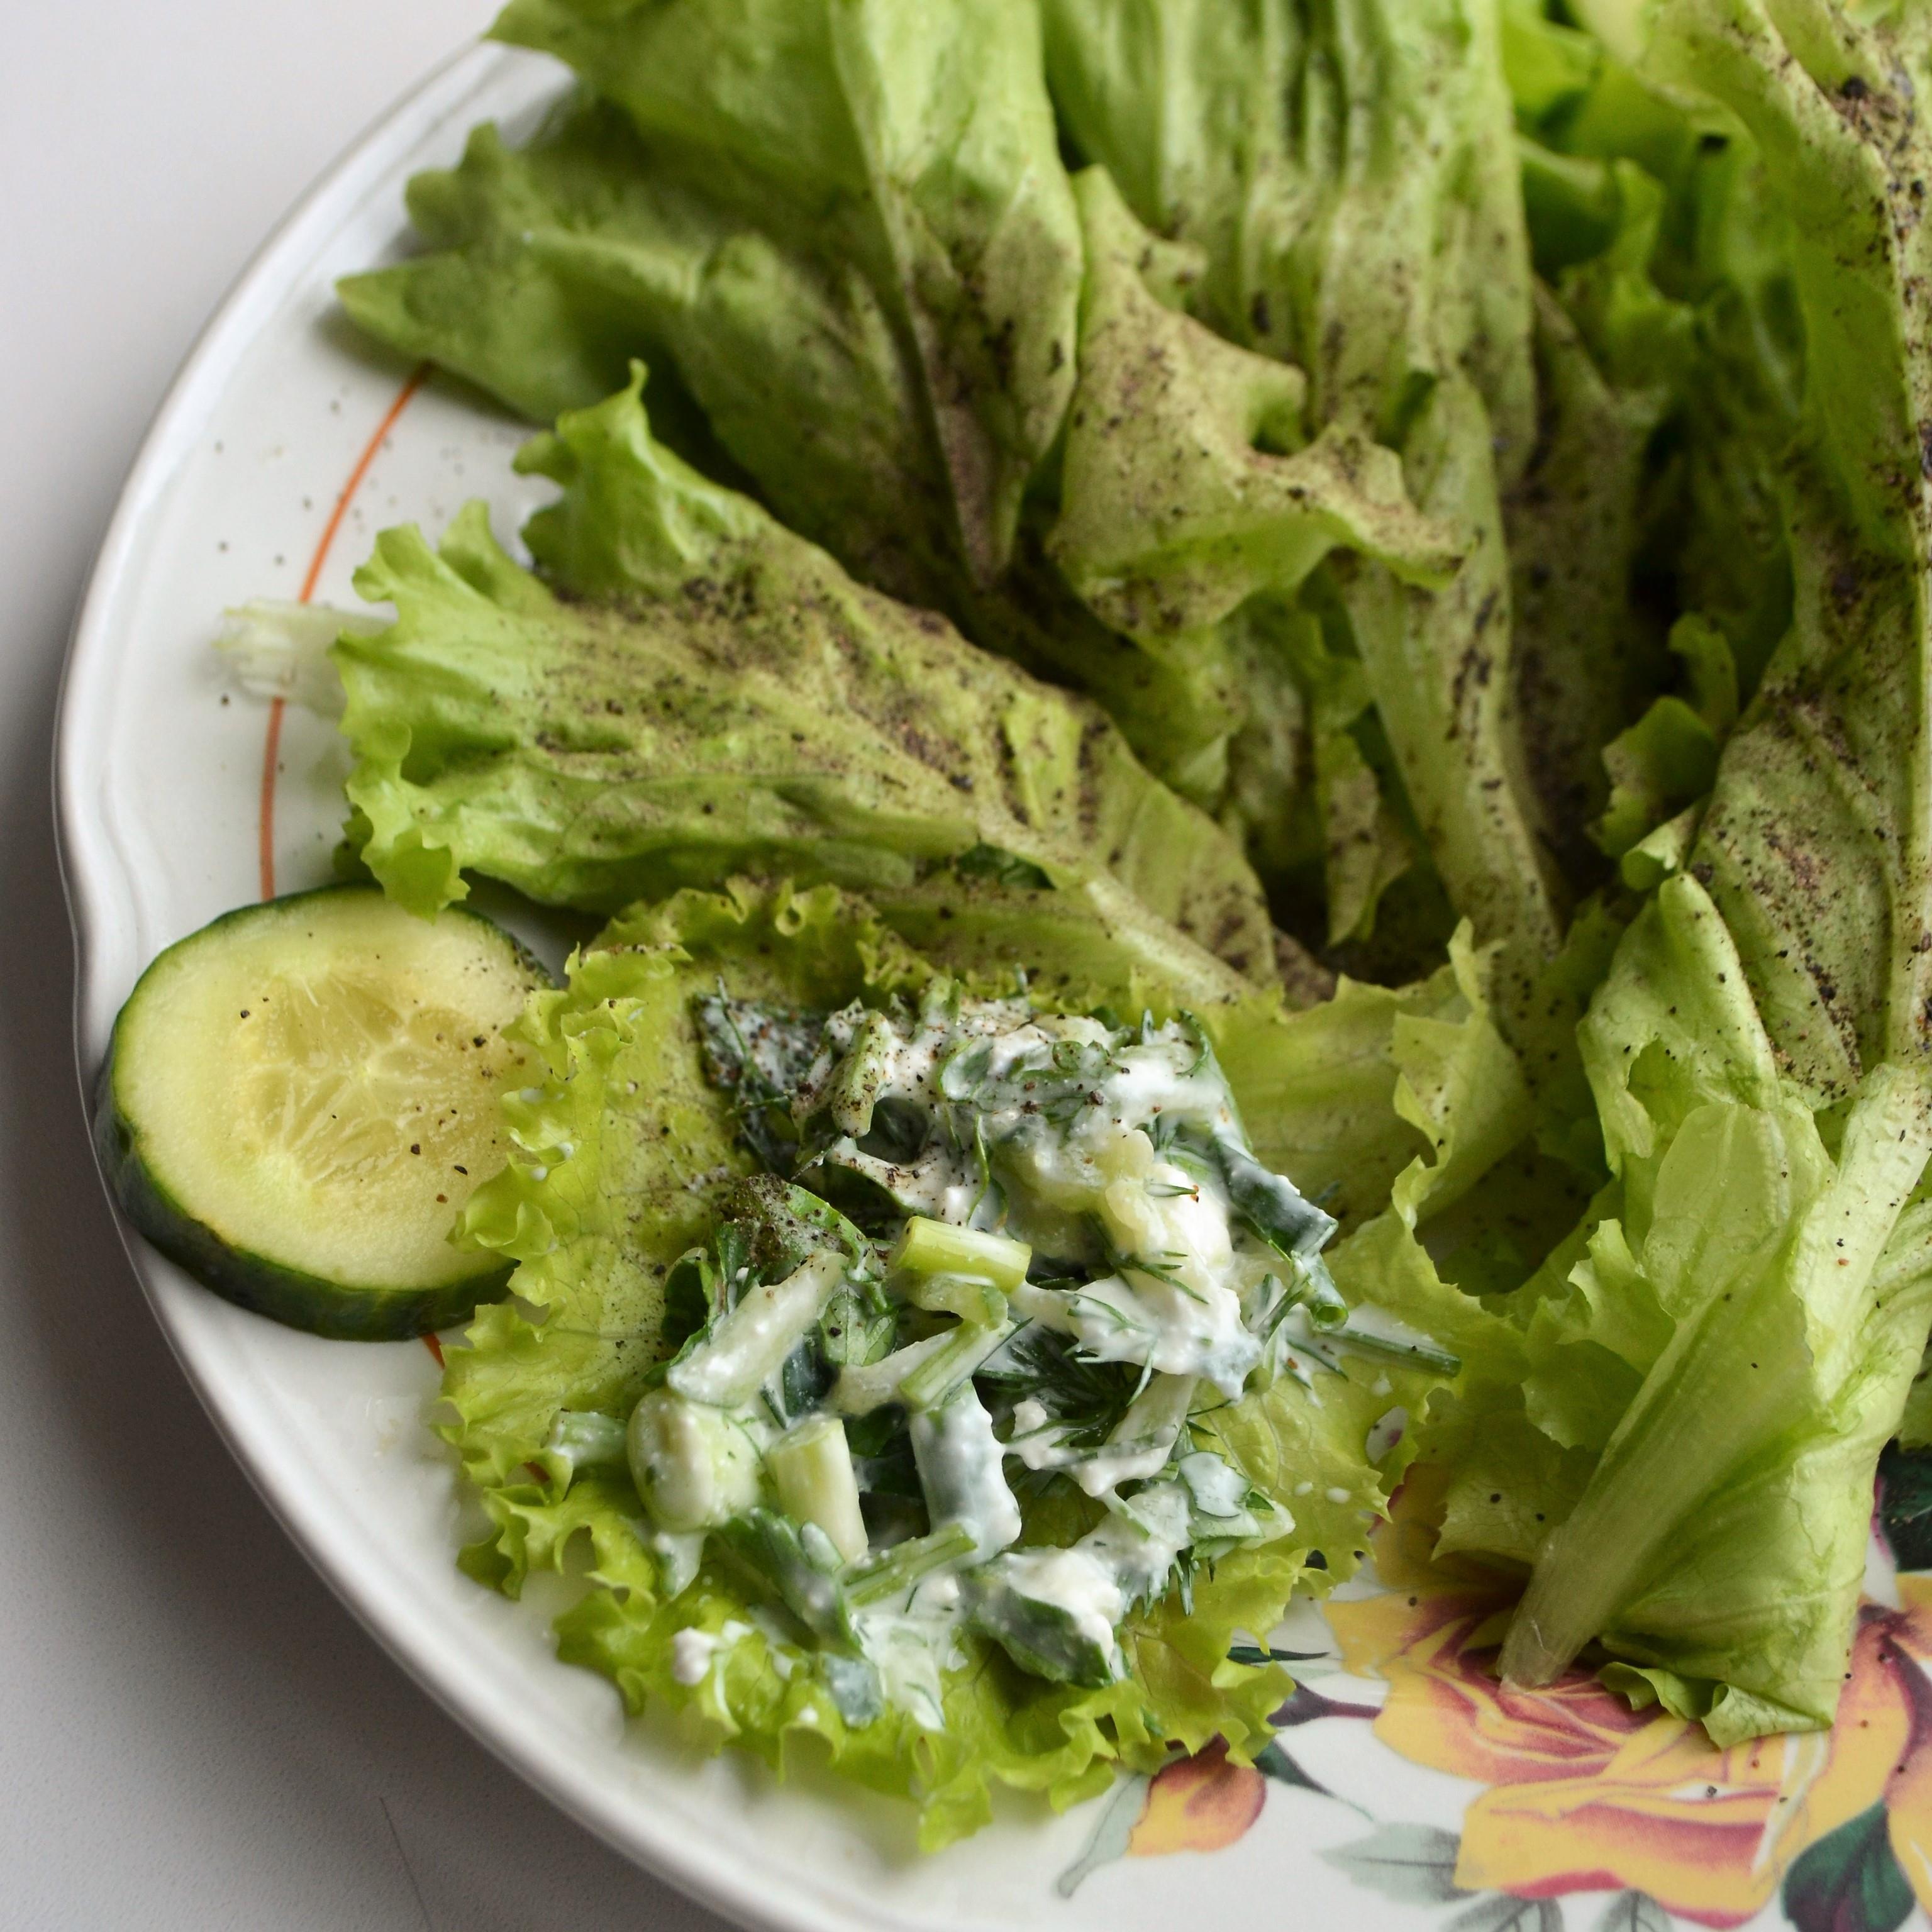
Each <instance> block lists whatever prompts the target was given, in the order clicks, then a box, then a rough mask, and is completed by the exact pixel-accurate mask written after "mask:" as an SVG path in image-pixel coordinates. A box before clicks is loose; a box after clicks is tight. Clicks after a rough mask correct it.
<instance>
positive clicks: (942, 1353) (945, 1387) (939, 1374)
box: [899, 1321, 1016, 1409]
mask: <svg viewBox="0 0 1932 1932" xmlns="http://www.w3.org/2000/svg"><path fill="white" fill-rule="evenodd" d="M1015 1326H1016V1324H1015V1323H1013V1322H1010V1321H1001V1322H994V1323H992V1324H991V1325H989V1326H986V1327H981V1326H980V1325H977V1324H970V1323H968V1322H961V1323H960V1325H959V1327H958V1328H949V1329H948V1330H947V1331H946V1333H945V1334H944V1336H942V1337H940V1342H941V1346H939V1347H938V1348H937V1349H934V1350H933V1352H932V1354H931V1355H929V1356H927V1357H926V1359H925V1360H924V1361H922V1362H921V1363H919V1364H918V1365H917V1367H915V1368H914V1369H913V1372H912V1373H911V1374H910V1375H909V1376H907V1377H906V1378H905V1379H904V1381H903V1382H901V1383H900V1385H899V1400H901V1402H903V1403H904V1404H905V1406H907V1408H908V1409H937V1408H938V1406H940V1405H941V1403H943V1402H944V1401H945V1400H946V1398H947V1397H948V1396H950V1394H952V1393H953V1391H954V1390H955V1389H956V1388H958V1387H959V1385H960V1384H961V1383H962V1382H965V1380H966V1379H968V1377H969V1376H971V1374H972V1373H973V1371H974V1370H975V1369H977V1367H979V1366H980V1364H981V1363H982V1362H983V1361H985V1360H986V1358H987V1357H988V1356H989V1355H991V1354H992V1352H993V1351H994V1350H995V1349H997V1348H998V1346H1000V1344H1001V1343H1002V1342H1004V1340H1006V1339H1007V1337H1008V1336H1009V1335H1010V1334H1012V1333H1013V1329H1014V1328H1015Z"/></svg>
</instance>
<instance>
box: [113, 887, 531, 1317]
mask: <svg viewBox="0 0 1932 1932" xmlns="http://www.w3.org/2000/svg"><path fill="white" fill-rule="evenodd" d="M549 983H550V980H549V976H548V975H547V974H546V973H545V972H544V969H543V968H542V967H541V965H538V962H536V961H535V959H532V957H531V956H529V953H526V952H525V951H524V950H523V947H520V946H519V945H518V944H517V942H516V941H514V939H512V938H511V937H510V935H508V933H506V932H503V931H502V929H501V928H500V927H498V926H493V925H492V924H491V923H490V921H489V920H487V919H484V918H482V917H481V916H480V915H478V914H477V913H472V912H468V911H465V910H461V909H460V908H458V907H452V908H450V909H449V910H447V911H446V912H443V913H440V914H439V915H438V916H437V918H435V919H433V920H429V919H419V918H417V917H416V916H415V915H414V914H413V913H407V912H405V911H404V910H402V909H401V907H398V906H397V905H395V904H392V903H391V902H390V901H389V900H388V899H387V898H385V897H384V896H383V893H382V892H380V890H379V889H377V888H375V887H373V886H325V887H324V888H323V889H322V890H320V891H319V892H302V893H297V894H295V895H292V896H291V897H290V898H282V899H275V900H272V901H269V903H268V904H264V905H257V906H248V907H245V908H244V909H243V910H241V911H239V912H232V913H228V914H227V915H226V916H225V917H223V918H221V919H217V920H216V921H215V922H214V924H213V925H211V926H204V927H203V928H202V930H201V931H200V932H197V933H195V934H193V935H190V937H189V938H186V939H184V940H182V941H181V942H180V943H179V944H177V945H175V946H171V947H169V949H168V950H167V951H166V952H165V953H163V954H161V956H160V957H159V958H158V959H156V960H155V961H154V963H153V964H152V965H151V966H149V967H148V970H147V971H146V972H145V973H144V974H142V976H141V978H140V981H139V984H138V985H136V987H135V989H134V990H133V992H132V993H130V995H128V998H127V1004H126V1005H125V1006H124V1007H122V1008H121V1013H120V1016H119V1018H118V1019H116V1021H115V1023H114V1036H113V1042H112V1043H111V1045H110V1049H109V1054H108V1059H107V1066H106V1067H104V1069H103V1070H102V1074H101V1091H100V1102H99V1105H98V1109H97V1111H96V1115H95V1138H96V1142H97V1144H98V1147H99V1148H100V1151H101V1161H102V1165H103V1166H104V1169H105V1170H106V1172H107V1177H108V1179H109V1181H110V1184H111V1185H112V1186H113V1189H114V1190H115V1193H116V1194H117V1195H118V1196H119V1197H120V1200H121V1205H122V1206H123V1207H124V1208H125V1209H126V1211H127V1217H128V1218H129V1220H131V1221H132V1222H133V1223H134V1225H135V1226H136V1227H137V1228H139V1229H140V1231H141V1232H142V1234H144V1235H146V1236H147V1238H148V1240H149V1241H151V1242H153V1244H154V1246H155V1247H157V1248H159V1249H160V1250H161V1252H162V1253H163V1254H165V1255H166V1256H169V1258H170V1259H172V1260H174V1261H176V1262H179V1263H180V1264H181V1266H182V1267H183V1268H186V1269H187V1271H188V1272H189V1273H190V1274H193V1275H195V1276H196V1277H198V1278H199V1280H202V1282H204V1283H206V1284H207V1286H208V1287H210V1288H211V1289H214V1291H215V1292H217V1294H219V1295H226V1297H227V1298H228V1299H229V1301H235V1302H239V1304H241V1305H242V1307H245V1308H252V1309H254V1310H257V1311H258V1312H259V1313H262V1314H263V1315H269V1316H274V1317H275V1319H276V1320H277V1321H278V1322H287V1323H289V1324H290V1325H291V1326H292V1327H294V1328H306V1329H308V1330H311V1331H313V1332H314V1333H315V1334H318V1335H331V1336H338V1337H351V1338H357V1339H362V1340H371V1341H387V1340H395V1339H397V1338H398V1337H404V1336H409V1335H419V1334H422V1333H424V1332H425V1331H427V1330H428V1329H431V1328H442V1327H443V1326H445V1325H447V1324H448V1323H449V1322H455V1321H458V1320H460V1319H462V1318H463V1316H466V1314H468V1313H469V1312H470V1310H472V1309H473V1308H474V1307H475V1306H476V1304H478V1302H479V1301H494V1300H496V1299H499V1298H501V1296H502V1295H503V1293H504V1292H505V1289H507V1287H508V1283H509V1277H510V1268H509V1265H508V1264H506V1263H505V1262H504V1261H503V1259H502V1257H501V1256H499V1255H495V1254H486V1253H473V1252H467V1251H466V1250H463V1249H460V1248H458V1247H455V1246H454V1245H453V1244H452V1242H451V1241H450V1239H449V1235H450V1231H451V1230H452V1228H453V1227H454V1226H455V1223H456V1218H457V1216H458V1214H459V1213H460V1211H461V1209H462V1206H463V1202H464V1201H465V1200H466V1199H467V1198H468V1196H469V1193H470V1190H472V1188H474V1187H475V1186H476V1185H477V1184H478V1182H480V1181H483V1180H484V1179H486V1178H487V1177H488V1176H490V1175H492V1174H493V1173H495V1172H496V1170H497V1169H499V1168H500V1167H501V1166H502V1165H503V1163H504V1161H505V1159H506V1158H507V1157H508V1152H509V1145H508V1139H507V1136H506V1135H505V1130H504V1127H503V1124H502V1115H501V1112H500V1110H499V1104H498V1099H497V1097H498V1094H499V1092H501V1091H502V1090H503V1089H505V1088H510V1089H512V1090H514V1089H515V1088H520V1087H522V1086H524V1085H527V1084H529V1080H530V1079H531V1078H532V1077H533V1076H532V1075H531V1074H530V1073H529V1072H528V1071H527V1070H526V1058H527V1056H528V1054H529V1049H527V1048H525V1047H523V1046H519V1045H517V1043H514V1042H512V1041H509V1040H505V1039H504V1038H503V1037H502V1028H504V1027H505V1025H508V1022H510V1021H511V1020H513V1019H515V1018H516V1016H517V1015H518V1014H519V1013H521V1012H522V1010H523V1002H524V1000H525V999H526V997H527V996H528V995H529V993H530V992H531V991H532V989H534V988H535V987H538V986H547V985H548V984H549Z"/></svg>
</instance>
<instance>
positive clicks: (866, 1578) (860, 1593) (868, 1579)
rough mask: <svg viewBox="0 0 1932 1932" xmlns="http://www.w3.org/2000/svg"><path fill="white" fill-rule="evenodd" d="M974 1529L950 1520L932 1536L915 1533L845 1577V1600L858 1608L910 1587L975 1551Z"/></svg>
mask: <svg viewBox="0 0 1932 1932" xmlns="http://www.w3.org/2000/svg"><path fill="white" fill-rule="evenodd" d="M973 1547H974V1537H973V1532H972V1531H971V1529H968V1527H967V1526H966V1525H965V1524H964V1523H948V1524H947V1526H946V1527H945V1528H944V1529H935V1531H934V1532H932V1535H930V1536H916V1537H914V1538H912V1539H911V1541H909V1542H906V1543H901V1544H898V1545H897V1546H896V1547H894V1548H893V1549H891V1550H887V1551H886V1553H885V1555H884V1556H882V1557H880V1559H879V1560H878V1562H876V1563H871V1564H868V1565H866V1567H865V1568H864V1569H862V1570H861V1571H857V1572H856V1573H855V1574H853V1575H852V1576H850V1577H847V1578H846V1580H845V1601H846V1602H847V1603H848V1604H850V1605H851V1607H853V1609H854V1610H863V1609H864V1608H865V1607H866V1605H867V1604H877V1603H882V1602H883V1601H885V1600H886V1598H889V1597H896V1596H898V1595H900V1594H901V1592H904V1591H907V1590H910V1589H911V1588H912V1587H913V1585H914V1584H915V1583H919V1582H920V1581H921V1580H923V1579H924V1578H926V1577H929V1576H931V1575H932V1573H933V1572H934V1571H935V1570H943V1569H944V1568H945V1567H946V1566H947V1564H949V1563H956V1562H959V1560H960V1559H961V1558H962V1557H964V1556H971V1554H972V1553H973Z"/></svg>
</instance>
